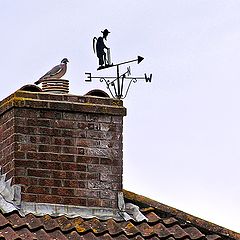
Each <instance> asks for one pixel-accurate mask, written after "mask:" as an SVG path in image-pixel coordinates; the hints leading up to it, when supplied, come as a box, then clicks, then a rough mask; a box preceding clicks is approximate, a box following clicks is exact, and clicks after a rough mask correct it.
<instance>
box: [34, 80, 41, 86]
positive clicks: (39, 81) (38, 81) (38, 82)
mask: <svg viewBox="0 0 240 240" xmlns="http://www.w3.org/2000/svg"><path fill="white" fill-rule="evenodd" d="M41 82H42V79H41V78H40V79H38V80H37V81H36V82H35V83H34V84H36V85H38V84H40V83H41Z"/></svg>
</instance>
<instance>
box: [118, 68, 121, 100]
mask: <svg viewBox="0 0 240 240" xmlns="http://www.w3.org/2000/svg"><path fill="white" fill-rule="evenodd" d="M117 91H118V94H117V98H121V94H120V77H119V65H117Z"/></svg>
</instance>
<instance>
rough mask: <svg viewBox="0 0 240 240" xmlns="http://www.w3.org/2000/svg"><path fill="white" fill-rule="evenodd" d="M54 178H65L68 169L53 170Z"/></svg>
mask: <svg viewBox="0 0 240 240" xmlns="http://www.w3.org/2000/svg"><path fill="white" fill-rule="evenodd" d="M51 176H52V177H53V178H57V179H65V178H66V176H67V173H66V171H64V170H59V171H52V175H51Z"/></svg>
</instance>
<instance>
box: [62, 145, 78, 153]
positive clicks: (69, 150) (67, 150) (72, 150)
mask: <svg viewBox="0 0 240 240" xmlns="http://www.w3.org/2000/svg"><path fill="white" fill-rule="evenodd" d="M61 149H62V150H61V152H62V153H66V154H77V152H78V149H77V148H76V147H70V146H67V147H61Z"/></svg>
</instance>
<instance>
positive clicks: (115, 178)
mask: <svg viewBox="0 0 240 240" xmlns="http://www.w3.org/2000/svg"><path fill="white" fill-rule="evenodd" d="M121 180H122V177H121V175H113V174H106V173H100V181H103V182H120V181H121Z"/></svg>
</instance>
